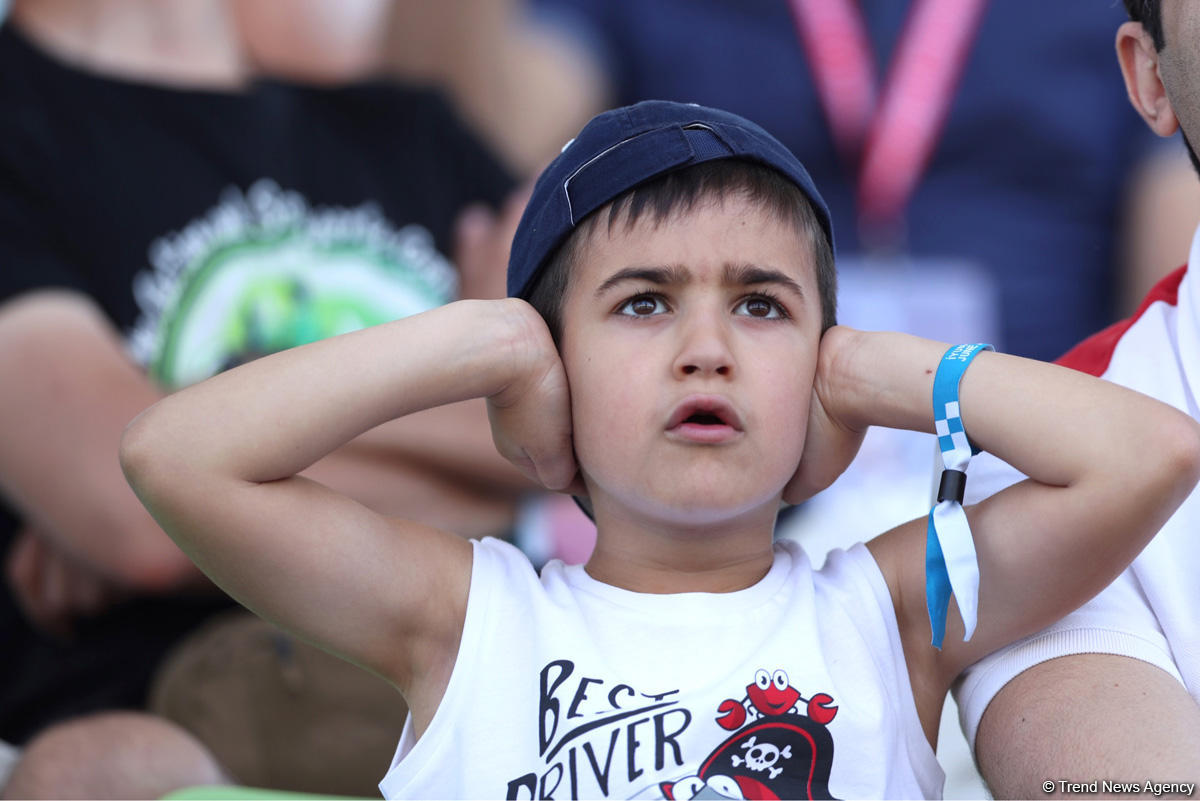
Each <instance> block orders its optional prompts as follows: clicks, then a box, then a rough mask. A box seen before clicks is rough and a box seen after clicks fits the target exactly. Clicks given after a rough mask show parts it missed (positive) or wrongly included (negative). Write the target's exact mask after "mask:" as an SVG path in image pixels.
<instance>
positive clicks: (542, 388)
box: [488, 301, 586, 494]
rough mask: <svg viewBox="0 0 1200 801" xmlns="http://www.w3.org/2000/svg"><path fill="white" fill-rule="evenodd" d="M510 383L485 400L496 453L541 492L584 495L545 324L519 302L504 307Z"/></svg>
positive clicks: (567, 401) (562, 378)
mask: <svg viewBox="0 0 1200 801" xmlns="http://www.w3.org/2000/svg"><path fill="white" fill-rule="evenodd" d="M509 304H510V307H511V309H512V312H513V313H512V314H511V315H510V316H509V319H510V322H511V324H512V326H513V328H512V330H513V335H512V337H511V339H510V340H509V357H510V358H511V360H512V372H511V375H512V376H513V378H512V380H511V381H509V383H508V384H507V385H506V386H505V387H504V389H502V390H500V391H499V392H497V393H495V394H493V395H491V396H490V397H489V398H488V419H489V420H490V421H491V424H492V439H493V440H494V441H495V443H496V448H497V450H499V451H500V453H501V455H503V456H504V457H505V458H506V459H508V460H509V461H510V462H512V463H513V464H514V465H516V466H517V468H518V469H519V470H520V471H521V472H522V473H524V474H525V475H526V476H528V477H529V478H530V479H532V480H534V481H536V482H538V483H539V484H541V485H542V486H544V487H546V488H547V489H552V490H558V491H562V492H570V493H571V494H586V490H584V488H583V482H582V480H581V479H580V478H579V475H578V466H577V465H576V463H575V450H574V446H573V443H572V429H571V393H570V389H569V388H568V386H567V374H566V371H565V370H564V369H563V365H562V360H561V359H560V358H559V356H558V350H557V349H556V348H555V346H554V340H553V339H552V338H551V337H550V331H549V329H547V328H546V323H545V321H543V320H542V318H541V316H540V315H539V314H538V313H537V312H536V311H534V309H533V307H532V306H530V305H529V304H528V303H525V302H524V301H509Z"/></svg>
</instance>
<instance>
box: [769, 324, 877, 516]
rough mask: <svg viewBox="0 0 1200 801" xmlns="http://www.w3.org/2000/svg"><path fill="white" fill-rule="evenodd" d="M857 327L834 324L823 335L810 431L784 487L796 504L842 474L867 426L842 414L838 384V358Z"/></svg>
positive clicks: (786, 498)
mask: <svg viewBox="0 0 1200 801" xmlns="http://www.w3.org/2000/svg"><path fill="white" fill-rule="evenodd" d="M854 333H855V332H854V331H852V330H851V329H848V328H844V327H842V326H834V327H833V328H830V329H829V330H828V331H826V332H825V334H824V336H822V337H821V346H820V351H819V352H818V356H817V373H816V376H815V377H814V380H813V393H812V403H811V404H810V405H809V409H808V431H807V434H806V435H805V439H804V452H803V454H801V457H800V466H799V467H798V468H797V469H796V474H795V475H793V476H792V479H791V481H789V482H788V483H787V486H786V487H784V488H783V500H784V501H785V502H786V503H791V504H796V503H801V502H803V501H806V500H808V499H809V498H811V497H812V496H813V495H816V494H817V493H818V492H820V491H821V490H823V489H825V488H826V487H828V486H829V485H830V484H832V483H833V482H834V481H835V480H837V477H838V476H840V475H841V474H842V473H843V471H845V469H846V468H847V467H849V466H850V462H852V461H853V460H854V456H855V455H856V454H857V453H858V449H859V446H861V445H862V441H863V436H864V435H865V434H866V433H867V431H866V428H865V427H863V428H861V429H860V428H855V427H853V426H851V425H848V424H847V423H846V422H844V421H843V420H842V419H840V418H839V416H838V413H837V408H838V405H837V389H836V388H837V386H838V381H837V378H836V376H837V375H838V366H839V360H840V359H841V358H844V356H845V352H846V351H847V349H849V348H851V347H853V344H852V343H853V338H854Z"/></svg>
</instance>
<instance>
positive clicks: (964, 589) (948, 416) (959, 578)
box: [925, 343, 995, 648]
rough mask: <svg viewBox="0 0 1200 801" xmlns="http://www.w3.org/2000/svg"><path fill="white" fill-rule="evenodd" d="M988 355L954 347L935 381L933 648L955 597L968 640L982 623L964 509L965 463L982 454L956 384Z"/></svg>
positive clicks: (928, 547) (928, 552)
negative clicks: (938, 468) (938, 455)
mask: <svg viewBox="0 0 1200 801" xmlns="http://www.w3.org/2000/svg"><path fill="white" fill-rule="evenodd" d="M984 350H995V349H994V348H993V347H992V346H991V345H985V344H982V343H980V344H975V345H955V346H954V347H952V348H950V350H948V351H946V353H945V355H943V356H942V360H941V362H939V363H938V369H937V374H936V375H935V376H934V378H933V421H934V428H935V430H936V432H937V439H938V447H939V448H940V449H941V451H942V466H943V467H944V468H945V469H944V470H943V471H942V478H941V482H940V484H939V486H938V494H937V503H936V504H935V505H934V507H933V509H931V510H930V512H929V526H928V528H927V531H926V540H925V604H926V606H927V607H928V609H929V625H930V628H931V629H932V630H933V645H934V647H935V648H941V647H942V640H943V639H944V638H945V636H946V614H947V612H948V610H949V608H950V594H951V592H953V593H954V598H955V601H956V602H957V604H958V611H959V614H960V615H961V616H962V620H963V627H964V633H963V640H964V641H965V640H969V639H971V635H972V634H974V633H975V624H976V622H977V620H978V618H979V560H978V558H977V557H976V555H975V541H974V540H973V539H972V538H971V528H970V526H969V525H968V524H967V513H966V512H965V511H963V507H962V501H963V491H964V489H965V488H966V484H967V474H966V469H967V464H968V463H969V462H970V461H971V457H972V456H973V455H975V454H976V453H978V452H979V451H978V450H977V449H975V448H974V447H972V445H971V443H970V441H969V440H968V439H967V433H966V431H964V430H963V424H962V416H961V415H960V414H959V408H958V384H959V382H960V381H961V380H962V376H963V373H965V372H966V370H967V365H969V364H970V363H971V360H972V359H974V358H975V356H976V355H977V354H979V353H980V352H981V351H984Z"/></svg>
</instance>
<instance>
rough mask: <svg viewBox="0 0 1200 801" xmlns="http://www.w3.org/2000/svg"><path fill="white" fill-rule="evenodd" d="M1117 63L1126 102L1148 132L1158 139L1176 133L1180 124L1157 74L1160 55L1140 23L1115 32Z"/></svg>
mask: <svg viewBox="0 0 1200 801" xmlns="http://www.w3.org/2000/svg"><path fill="white" fill-rule="evenodd" d="M1117 63H1119V64H1120V65H1121V75H1122V76H1123V77H1124V78H1125V89H1126V91H1127V92H1128V93H1129V102H1130V103H1132V104H1133V107H1134V109H1135V110H1136V111H1137V113H1138V114H1141V115H1142V119H1143V120H1145V121H1146V124H1147V125H1149V126H1150V129H1151V130H1153V131H1154V132H1155V133H1156V134H1158V135H1159V136H1170V135H1171V134H1173V133H1175V131H1176V129H1178V128H1179V121H1178V120H1177V119H1176V118H1175V109H1173V108H1171V101H1170V100H1168V99H1167V91H1166V88H1165V87H1164V86H1163V82H1162V75H1161V74H1160V73H1159V53H1158V51H1157V50H1156V49H1155V47H1154V39H1153V38H1152V37H1151V36H1150V34H1149V33H1147V32H1146V29H1145V28H1143V27H1142V24H1141V23H1140V22H1126V23H1124V24H1123V25H1121V27H1120V28H1118V29H1117Z"/></svg>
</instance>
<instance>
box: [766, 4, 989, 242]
mask: <svg viewBox="0 0 1200 801" xmlns="http://www.w3.org/2000/svg"><path fill="white" fill-rule="evenodd" d="M790 2H791V5H792V13H793V16H794V17H795V20H796V28H797V31H798V32H799V35H800V41H801V44H802V45H803V49H804V52H805V54H806V55H807V57H808V61H809V64H810V66H811V69H812V73H813V78H814V80H815V81H816V86H817V94H818V96H819V97H820V99H821V105H822V106H823V108H824V110H825V116H826V119H827V121H828V123H829V129H830V131H831V132H832V134H833V138H834V142H835V143H836V145H837V147H838V150H839V151H840V152H841V154H842V156H843V157H844V158H846V160H847V163H849V164H857V165H858V208H859V215H860V222H861V223H862V225H863V226H865V227H868V228H887V227H889V226H893V225H896V224H897V223H899V221H900V220H901V219H902V217H903V214H904V209H905V207H906V206H907V205H908V201H909V198H910V197H911V196H912V193H913V191H914V190H915V189H916V187H917V183H918V182H919V181H920V178H921V175H922V174H923V173H924V172H925V167H926V165H927V164H928V162H929V157H930V155H932V153H933V149H934V146H935V145H936V144H937V140H938V139H939V137H940V136H941V132H942V125H943V123H944V122H945V120H946V113H947V112H948V111H949V109H950V103H951V101H952V100H953V98H954V93H955V91H956V89H957V88H958V80H959V78H960V77H961V75H962V71H963V68H964V67H965V65H966V60H967V56H968V54H969V52H970V49H971V45H972V43H973V41H974V38H975V33H976V31H977V30H978V28H979V21H980V19H981V18H982V16H983V8H984V5H985V4H986V0H913V4H912V8H911V10H910V11H909V13H908V19H907V20H906V21H905V25H904V30H903V31H901V34H900V39H899V41H898V42H897V44H896V50H895V53H894V55H893V57H892V64H891V67H890V68H889V69H888V73H887V75H886V77H885V82H884V85H883V91H882V97H879V96H877V95H878V91H877V81H876V77H875V72H876V69H875V63H874V61H875V60H874V56H873V55H872V52H871V47H870V43H869V41H868V38H867V30H866V23H865V22H864V20H863V16H862V11H861V9H860V8H859V7H858V6H857V3H856V2H854V0H790Z"/></svg>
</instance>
